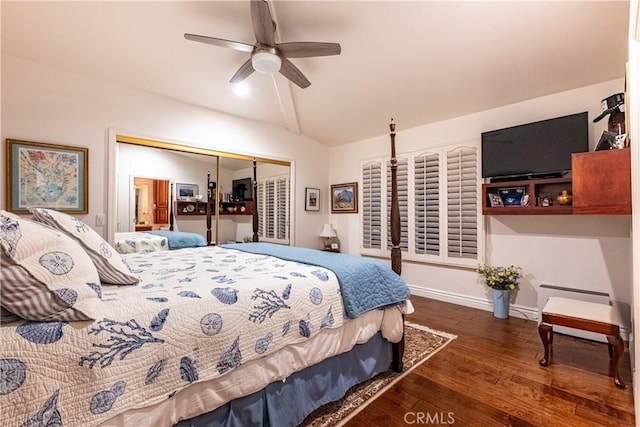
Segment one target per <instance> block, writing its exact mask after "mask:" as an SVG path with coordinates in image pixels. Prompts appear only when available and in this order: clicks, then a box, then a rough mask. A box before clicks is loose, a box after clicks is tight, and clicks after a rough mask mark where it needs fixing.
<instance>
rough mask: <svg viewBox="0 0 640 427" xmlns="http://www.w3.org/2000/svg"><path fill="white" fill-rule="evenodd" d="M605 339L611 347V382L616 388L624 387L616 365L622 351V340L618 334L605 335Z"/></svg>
mask: <svg viewBox="0 0 640 427" xmlns="http://www.w3.org/2000/svg"><path fill="white" fill-rule="evenodd" d="M607 341H609V348H610V349H611V348H613V357H611V371H612V372H613V382H614V384H615V385H616V387H618V388H625V384H624V382H623V381H622V379H621V378H620V373H619V372H618V365H619V362H620V358H621V357H622V354H623V353H624V342H623V341H622V338H621V337H620V335H607Z"/></svg>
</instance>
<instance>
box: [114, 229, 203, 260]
mask: <svg viewBox="0 0 640 427" xmlns="http://www.w3.org/2000/svg"><path fill="white" fill-rule="evenodd" d="M201 246H207V241H206V240H205V238H204V236H202V235H200V234H197V233H187V232H184V231H170V230H152V231H131V232H117V233H115V242H114V248H115V249H116V251H118V253H120V254H130V253H135V252H155V251H166V250H174V249H183V248H196V247H201Z"/></svg>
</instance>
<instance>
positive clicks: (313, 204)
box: [304, 188, 320, 212]
mask: <svg viewBox="0 0 640 427" xmlns="http://www.w3.org/2000/svg"><path fill="white" fill-rule="evenodd" d="M304 210H305V211H314V212H318V211H319V210H320V189H319V188H305V189H304Z"/></svg>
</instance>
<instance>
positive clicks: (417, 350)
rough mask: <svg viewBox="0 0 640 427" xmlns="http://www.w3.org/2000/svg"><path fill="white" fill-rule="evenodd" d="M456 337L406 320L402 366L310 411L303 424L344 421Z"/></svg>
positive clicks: (324, 426)
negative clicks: (402, 367)
mask: <svg viewBox="0 0 640 427" xmlns="http://www.w3.org/2000/svg"><path fill="white" fill-rule="evenodd" d="M455 338H456V336H455V335H451V334H448V333H446V332H440V331H435V330H433V329H430V328H428V327H426V326H422V325H416V324H413V323H410V322H405V347H404V369H403V370H402V372H399V373H396V372H393V371H392V370H390V369H389V370H388V371H385V372H383V373H381V374H379V375H377V376H375V377H373V378H371V379H370V380H368V381H365V382H364V383H362V384H358V385H356V386H354V387H352V388H351V389H349V391H347V394H346V395H345V396H344V397H343V398H342V399H340V400H338V401H335V402H331V403H328V404H326V405H324V406H322V407H321V408H318V409H317V410H316V411H314V412H313V413H312V414H310V415H309V416H308V417H307V418H306V419H305V420H304V421H303V423H302V424H301V426H303V427H333V426H338V425H342V424H344V423H345V422H346V421H348V420H349V419H350V418H351V417H353V416H354V415H356V414H357V413H358V412H360V411H361V410H362V409H364V408H365V407H366V406H367V405H368V404H369V403H371V402H372V401H373V400H374V399H375V398H376V397H378V396H380V395H381V394H382V393H384V391H385V390H387V389H388V388H390V387H391V386H393V385H394V384H395V383H396V382H398V381H399V380H400V379H401V378H402V377H404V376H405V375H407V374H408V373H409V372H411V371H412V370H413V369H415V368H416V367H417V366H419V365H420V364H421V363H423V362H424V361H425V360H428V359H429V358H431V357H432V356H433V355H435V354H436V353H437V352H439V351H440V350H442V349H443V348H444V347H445V346H446V345H447V344H449V343H450V342H451V341H453V340H454V339H455Z"/></svg>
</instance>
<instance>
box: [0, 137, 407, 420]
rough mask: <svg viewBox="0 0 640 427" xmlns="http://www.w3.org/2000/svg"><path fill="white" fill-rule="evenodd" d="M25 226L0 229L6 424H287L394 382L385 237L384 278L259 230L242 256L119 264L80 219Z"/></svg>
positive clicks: (395, 296) (195, 254) (200, 251)
mask: <svg viewBox="0 0 640 427" xmlns="http://www.w3.org/2000/svg"><path fill="white" fill-rule="evenodd" d="M393 130H394V129H393V128H392V131H393ZM393 135H394V133H392V152H393V153H394V154H395V149H393V147H394V145H393ZM392 168H393V164H392ZM254 174H255V168H254ZM392 181H394V179H393V170H392ZM254 182H255V176H254ZM392 187H394V185H393V184H392ZM393 199H394V197H393V195H392V201H393ZM396 200H397V199H396ZM392 203H393V202H392ZM393 212H394V209H393V208H392V217H394V214H393ZM32 213H33V214H34V219H35V221H30V220H28V219H24V218H19V217H16V216H15V215H12V214H10V213H7V212H4V211H3V212H2V213H1V215H0V220H1V221H0V231H1V234H0V237H2V239H1V240H0V242H1V243H2V251H0V252H1V253H2V257H3V258H2V263H3V269H2V272H1V273H2V278H3V281H2V286H3V289H2V306H3V310H9V311H10V312H12V313H15V314H19V315H20V316H21V317H22V318H23V319H21V320H18V321H14V322H10V323H3V324H2V325H1V326H0V341H1V342H2V343H3V345H2V349H1V350H0V413H2V414H3V422H9V424H10V425H27V426H47V425H61V426H74V425H82V426H95V425H105V426H107V425H109V426H112V425H154V426H171V425H190V426H198V425H203V426H204V425H207V426H210V425H273V426H284V425H297V424H299V423H300V422H302V420H303V419H304V418H305V417H306V416H307V415H308V414H309V413H311V412H312V411H313V410H315V409H316V408H317V407H319V406H321V405H322V404H324V403H327V402H329V401H332V400H336V399H338V398H339V397H341V396H342V395H343V394H344V392H345V391H346V389H348V388H349V387H350V386H351V385H354V384H356V383H359V382H361V381H364V380H366V379H368V378H371V377H373V376H375V375H376V374H377V373H379V372H382V371H384V370H387V369H389V367H390V366H391V367H392V368H393V369H395V370H401V369H402V353H403V339H404V331H403V317H404V314H405V313H406V312H408V311H410V310H411V304H410V302H409V291H408V288H407V286H406V284H405V283H404V281H403V280H402V279H401V278H400V276H399V265H398V264H397V260H398V258H397V257H396V258H395V261H393V260H394V257H393V251H394V249H396V247H395V246H398V242H397V241H396V239H395V237H394V236H392V244H393V245H394V247H393V248H392V261H393V262H392V267H393V269H389V268H388V267H387V266H386V265H385V264H384V263H382V262H381V261H377V260H372V259H366V258H362V257H357V256H351V255H347V254H335V253H329V252H322V251H317V250H312V249H304V248H291V247H284V246H279V245H273V244H266V243H259V242H258V241H257V240H258V239H257V226H254V238H253V240H254V243H248V244H232V245H223V246H205V247H196V248H184V249H181V250H179V251H153V252H135V253H131V254H124V255H120V254H118V253H117V252H116V251H115V250H114V249H113V248H111V247H110V246H109V245H108V244H107V243H106V242H105V241H104V240H102V239H101V238H100V236H98V235H97V234H96V233H95V232H94V231H93V230H91V229H90V228H89V227H88V226H86V224H83V223H82V222H81V221H79V220H77V219H74V218H72V217H69V216H66V215H64V214H60V213H58V212H55V211H49V210H46V209H34V210H32ZM255 215H257V214H256V213H254V222H256V218H257V216H255ZM395 219H397V217H395ZM393 229H394V227H393V226H392V234H394V233H393ZM394 242H395V243H394ZM92 266H93V268H92ZM18 285H19V286H18ZM25 295H27V296H25Z"/></svg>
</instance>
